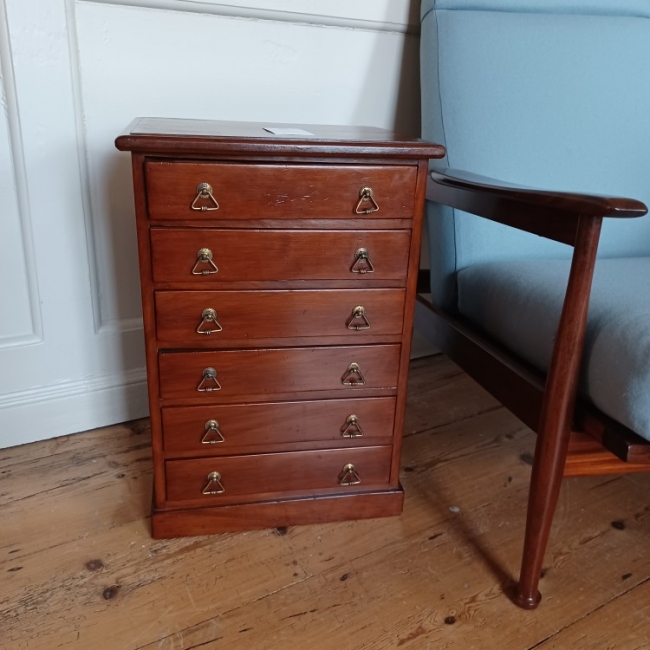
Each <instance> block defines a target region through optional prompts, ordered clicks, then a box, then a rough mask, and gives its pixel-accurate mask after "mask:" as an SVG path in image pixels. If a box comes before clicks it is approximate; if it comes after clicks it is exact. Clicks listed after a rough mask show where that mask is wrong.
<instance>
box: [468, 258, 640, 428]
mask: <svg viewBox="0 0 650 650" xmlns="http://www.w3.org/2000/svg"><path fill="white" fill-rule="evenodd" d="M569 268H570V261H569V260H562V259H555V260H551V259H546V260H540V259H533V260H528V261H522V260H510V261H500V262H488V263H484V264H476V265H473V266H470V267H468V268H465V269H463V270H461V271H460V272H459V273H458V299H459V300H458V308H459V311H460V313H461V314H463V315H464V316H465V317H466V318H468V319H469V320H470V321H472V322H473V323H475V324H477V325H479V326H480V327H481V328H482V329H483V330H485V331H486V332H487V333H488V334H490V335H491V336H492V337H493V338H495V339H496V340H498V341H499V342H500V343H501V344H502V345H504V346H505V347H507V348H508V349H510V350H511V351H513V352H515V353H516V354H518V355H519V356H521V357H523V358H524V359H526V360H527V361H528V362H529V363H531V364H532V365H534V366H535V367H537V368H538V369H540V370H546V369H547V368H548V366H549V363H550V359H551V354H552V349H553V342H554V337H555V332H556V329H557V325H558V322H559V317H560V311H561V309H562V303H563V300H564V293H565V291H566V284H567V279H568V276H569ZM580 391H581V393H582V394H583V395H585V396H586V397H587V398H588V399H589V400H590V401H591V402H592V403H593V404H594V405H595V406H597V407H598V408H599V409H600V410H601V411H603V412H604V413H606V414H607V415H609V416H610V417H612V418H614V419H615V420H617V421H618V422H621V423H622V424H624V425H626V426H627V427H629V428H630V429H632V430H633V431H635V432H636V433H638V434H639V435H641V436H643V437H644V438H646V439H647V440H650V399H648V396H649V395H650V257H636V258H610V259H599V260H598V261H597V263H596V271H595V274H594V283H593V289H592V295H591V302H590V307H589V317H588V325H587V337H586V343H585V351H584V357H583V365H582V374H581V383H580Z"/></svg>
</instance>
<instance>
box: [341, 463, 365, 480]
mask: <svg viewBox="0 0 650 650" xmlns="http://www.w3.org/2000/svg"><path fill="white" fill-rule="evenodd" d="M359 483H361V477H360V476H359V472H357V468H356V467H355V466H354V465H353V464H352V463H348V464H347V465H344V466H343V469H342V470H341V473H340V474H339V484H340V485H359Z"/></svg>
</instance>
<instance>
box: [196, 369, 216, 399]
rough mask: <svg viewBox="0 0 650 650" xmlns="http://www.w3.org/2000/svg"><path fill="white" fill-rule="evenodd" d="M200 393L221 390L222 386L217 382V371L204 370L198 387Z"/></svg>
mask: <svg viewBox="0 0 650 650" xmlns="http://www.w3.org/2000/svg"><path fill="white" fill-rule="evenodd" d="M196 390H198V391H199V393H211V392H212V391H213V390H221V384H220V383H219V382H218V381H217V371H216V370H215V369H214V368H204V369H203V375H202V379H201V381H200V382H199V385H198V386H197V387H196Z"/></svg>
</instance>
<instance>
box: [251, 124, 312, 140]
mask: <svg viewBox="0 0 650 650" xmlns="http://www.w3.org/2000/svg"><path fill="white" fill-rule="evenodd" d="M264 130H265V131H268V132H269V133H272V134H273V135H306V136H309V137H312V138H315V137H316V134H315V133H311V132H310V131H304V130H303V129H287V128H283V127H279V126H265V127H264Z"/></svg>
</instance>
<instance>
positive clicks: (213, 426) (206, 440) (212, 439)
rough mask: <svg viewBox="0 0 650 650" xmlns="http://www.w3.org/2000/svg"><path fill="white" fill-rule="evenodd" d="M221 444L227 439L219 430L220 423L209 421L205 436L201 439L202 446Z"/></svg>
mask: <svg viewBox="0 0 650 650" xmlns="http://www.w3.org/2000/svg"><path fill="white" fill-rule="evenodd" d="M221 442H226V439H225V438H224V437H223V433H221V430H220V429H219V422H217V420H208V421H207V422H206V423H205V434H204V435H203V438H201V444H202V445H218V444H219V443H221Z"/></svg>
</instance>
